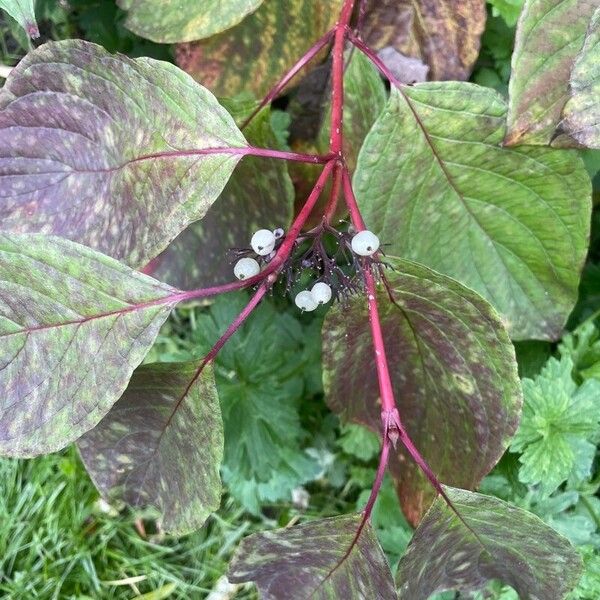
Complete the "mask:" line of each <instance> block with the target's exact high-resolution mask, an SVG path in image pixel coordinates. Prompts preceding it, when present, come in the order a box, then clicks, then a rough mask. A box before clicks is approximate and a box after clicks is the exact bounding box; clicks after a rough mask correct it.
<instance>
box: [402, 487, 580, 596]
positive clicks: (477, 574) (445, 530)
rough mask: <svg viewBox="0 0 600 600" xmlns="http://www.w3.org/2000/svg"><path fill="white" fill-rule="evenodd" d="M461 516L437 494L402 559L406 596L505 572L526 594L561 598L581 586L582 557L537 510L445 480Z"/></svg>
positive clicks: (465, 587) (471, 586) (461, 586)
mask: <svg viewBox="0 0 600 600" xmlns="http://www.w3.org/2000/svg"><path fill="white" fill-rule="evenodd" d="M446 493H447V494H448V496H449V498H450V500H451V501H452V503H453V504H454V506H455V508H456V509H457V510H458V512H459V514H460V518H459V517H458V516H457V515H456V514H455V513H454V512H453V511H452V510H451V509H450V508H449V507H448V506H447V505H446V503H445V502H444V501H443V500H442V499H441V498H438V499H437V500H436V501H435V503H434V504H433V506H432V507H431V508H430V509H429V512H428V513H427V514H426V515H425V517H424V519H423V521H422V522H421V524H420V525H419V527H418V529H417V530H416V531H415V535H414V537H413V539H412V541H411V543H410V545H409V547H408V551H407V553H406V554H405V555H404V557H403V558H402V560H401V561H400V566H399V568H398V577H397V579H398V583H399V585H400V598H402V599H406V600H427V599H428V598H429V596H430V595H431V594H433V593H434V592H437V591H443V590H449V589H458V590H461V591H469V590H477V589H481V588H482V587H483V586H484V585H485V583H486V582H488V581H490V580H492V579H499V580H500V581H502V582H503V583H506V584H508V585H511V586H512V587H513V588H514V589H515V590H516V591H517V592H518V593H519V595H520V597H521V598H523V599H524V600H525V599H528V600H536V599H539V600H562V599H563V598H564V596H565V594H566V593H567V592H569V591H570V590H571V589H572V588H573V587H575V585H576V583H577V581H578V580H579V575H580V573H581V559H580V557H579V555H578V554H577V552H576V551H575V550H574V549H573V547H572V546H571V545H570V544H569V542H568V541H567V540H566V539H565V538H563V537H561V536H560V535H558V534H557V533H556V532H554V531H553V530H552V529H551V528H550V527H548V526H547V525H545V524H544V523H543V521H541V520H540V519H539V518H538V517H536V516H534V515H532V514H531V513H528V512H526V511H524V510H521V509H519V508H515V507H513V506H511V505H509V504H507V503H506V502H503V501H502V500H498V499H496V498H492V497H490V496H483V495H481V494H475V493H473V492H467V491H465V490H459V489H453V488H446Z"/></svg>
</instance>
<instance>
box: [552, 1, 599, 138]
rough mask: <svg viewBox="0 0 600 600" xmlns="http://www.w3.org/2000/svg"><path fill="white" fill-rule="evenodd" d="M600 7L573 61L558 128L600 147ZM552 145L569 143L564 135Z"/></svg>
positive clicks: (562, 132) (568, 135)
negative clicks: (567, 91) (566, 95)
mask: <svg viewBox="0 0 600 600" xmlns="http://www.w3.org/2000/svg"><path fill="white" fill-rule="evenodd" d="M599 98H600V8H598V9H597V10H596V12H595V13H594V16H593V17H592V20H591V22H590V26H589V28H588V31H587V35H586V38H585V42H584V44H583V49H582V50H581V53H580V54H579V56H578V57H577V59H576V61H575V64H574V65H573V71H572V73H571V81H570V87H569V99H568V100H567V103H566V104H565V107H564V109H563V113H562V120H561V122H560V123H559V127H558V131H559V133H561V134H565V135H566V136H567V138H568V139H571V140H575V142H576V143H577V144H579V145H581V146H585V147H587V148H596V149H600V101H599ZM552 145H555V146H562V145H565V142H564V140H563V135H560V136H559V137H558V139H555V140H554V141H553V142H552Z"/></svg>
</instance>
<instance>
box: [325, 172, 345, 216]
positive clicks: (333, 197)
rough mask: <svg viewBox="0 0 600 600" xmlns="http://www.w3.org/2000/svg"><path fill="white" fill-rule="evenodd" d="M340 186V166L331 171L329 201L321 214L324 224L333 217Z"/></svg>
mask: <svg viewBox="0 0 600 600" xmlns="http://www.w3.org/2000/svg"><path fill="white" fill-rule="evenodd" d="M341 185H342V170H341V165H336V166H335V168H334V170H333V175H332V178H331V191H330V194H329V201H328V202H327V206H326V207H325V212H324V213H323V219H324V221H325V222H326V223H331V220H332V219H333V217H334V215H335V211H336V209H337V205H338V198H339V197H340V188H341Z"/></svg>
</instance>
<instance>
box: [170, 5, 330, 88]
mask: <svg viewBox="0 0 600 600" xmlns="http://www.w3.org/2000/svg"><path fill="white" fill-rule="evenodd" d="M341 7H342V0H327V2H316V1H315V0H266V1H265V2H264V3H263V4H262V6H260V8H259V9H258V10H257V11H256V12H254V13H252V14H251V15H248V16H247V17H246V18H245V19H244V20H243V21H242V22H241V23H240V24H239V25H237V26H236V27H234V28H233V29H230V30H228V31H225V32H223V33H220V34H219V35H215V36H213V37H212V38H210V39H208V40H203V41H200V42H193V43H191V44H179V45H178V46H177V51H176V60H177V64H178V65H179V66H180V67H181V68H182V69H184V70H185V71H187V72H188V73H190V74H191V75H192V76H193V77H194V79H196V80H197V81H199V82H200V83H201V84H202V85H205V86H206V87H207V88H209V89H211V90H212V91H213V92H214V93H215V94H217V95H218V96H225V97H234V96H235V95H237V94H239V93H240V92H243V91H250V92H252V93H254V95H255V96H256V97H257V98H262V97H263V96H264V95H265V94H266V93H267V92H268V91H269V90H270V89H271V87H272V86H274V85H275V84H276V83H277V82H278V81H279V79H280V78H281V76H282V74H283V73H285V72H286V71H287V70H288V69H290V68H291V67H292V66H293V65H294V64H295V63H296V61H297V60H298V58H300V57H301V56H302V55H303V54H304V53H305V52H306V51H307V50H309V49H310V47H311V46H312V45H313V44H314V43H315V42H316V41H317V40H318V39H319V38H320V37H321V36H322V35H324V34H325V33H326V32H327V31H328V30H329V29H331V27H333V25H335V22H336V20H337V18H338V16H339V14H340V9H341ZM305 70H306V69H305Z"/></svg>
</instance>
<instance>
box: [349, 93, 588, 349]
mask: <svg viewBox="0 0 600 600" xmlns="http://www.w3.org/2000/svg"><path fill="white" fill-rule="evenodd" d="M505 116H506V106H505V104H504V101H503V99H502V98H501V97H500V96H499V95H498V94H497V93H496V92H494V91H493V90H490V89H487V88H482V87H479V86H476V85H473V84H469V83H462V82H456V83H455V82H443V83H423V84H417V85H415V86H413V87H410V88H408V87H403V88H402V90H400V91H398V90H397V89H396V88H394V90H393V91H392V95H391V97H390V100H389V103H388V106H387V107H386V109H385V110H384V112H383V113H382V115H381V117H380V118H379V119H378V121H377V122H376V123H375V125H374V126H373V128H372V129H371V131H370V133H369V135H368V136H367V139H366V140H365V143H364V145H363V147H362V149H361V152H360V156H359V161H358V167H357V170H356V173H355V177H354V183H355V186H356V193H357V196H358V200H359V204H360V206H361V209H362V210H363V215H364V217H365V220H366V222H367V223H368V224H369V228H370V229H372V230H373V231H375V232H376V233H377V234H378V235H379V237H380V239H381V240H382V242H383V243H385V244H387V246H386V250H387V251H389V252H390V253H391V254H395V255H397V256H403V257H405V258H409V259H412V260H416V261H418V262H421V263H423V264H425V265H427V266H429V267H431V268H433V269H436V270H437V271H439V272H441V273H445V274H447V275H449V276H451V277H454V278H456V279H458V280H459V281H460V282H462V283H463V284H465V285H467V286H468V287H470V288H472V289H474V290H476V291H478V292H479V293H480V294H482V295H483V296H484V297H485V298H487V299H488V300H489V301H490V302H491V303H492V305H493V306H494V307H495V308H496V309H497V310H498V311H499V312H500V314H501V315H502V317H503V319H504V321H505V323H506V325H507V327H508V329H509V332H510V333H511V335H512V337H513V338H514V339H529V338H538V339H550V340H553V339H557V338H558V337H560V335H561V333H562V329H563V326H564V323H565V321H566V319H567V317H568V315H569V313H570V312H571V310H572V308H573V305H574V303H575V301H576V299H577V286H578V283H579V274H580V272H581V268H582V265H583V262H584V259H585V255H586V252H587V244H588V236H589V221H590V210H591V202H590V196H591V189H590V188H591V186H590V181H589V177H588V176H587V173H586V171H585V168H584V166H583V163H582V161H581V159H580V158H579V157H578V156H577V155H576V153H574V152H572V151H568V150H554V149H547V148H539V147H527V148H521V147H518V148H502V147H501V146H500V144H501V142H502V140H503V138H504V131H505ZM423 232H427V235H423Z"/></svg>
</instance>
